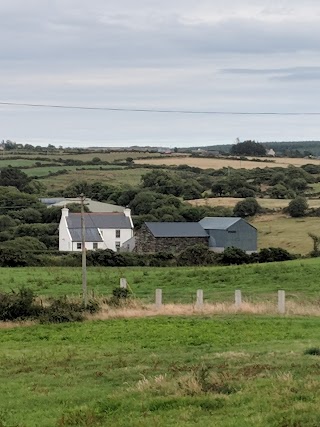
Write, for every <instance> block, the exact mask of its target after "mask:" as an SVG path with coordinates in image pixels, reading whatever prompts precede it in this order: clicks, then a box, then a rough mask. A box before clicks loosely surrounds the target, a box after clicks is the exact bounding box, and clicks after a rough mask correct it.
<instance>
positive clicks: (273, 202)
mask: <svg viewBox="0 0 320 427" xmlns="http://www.w3.org/2000/svg"><path fill="white" fill-rule="evenodd" d="M242 200H244V199H240V198H236V197H212V198H208V199H194V200H188V203H190V204H192V205H194V206H225V207H228V208H234V207H235V205H236V204H237V203H238V202H240V201H242ZM290 201H291V200H288V199H257V202H258V203H259V205H260V206H262V207H263V208H269V209H283V208H285V207H287V206H288V204H289V203H290ZM308 205H309V206H310V207H311V208H319V207H320V199H309V200H308Z"/></svg>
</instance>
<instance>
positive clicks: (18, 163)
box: [0, 154, 50, 168]
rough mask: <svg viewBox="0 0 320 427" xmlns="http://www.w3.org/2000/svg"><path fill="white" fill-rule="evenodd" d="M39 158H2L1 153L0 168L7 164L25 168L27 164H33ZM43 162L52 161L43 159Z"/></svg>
mask: <svg viewBox="0 0 320 427" xmlns="http://www.w3.org/2000/svg"><path fill="white" fill-rule="evenodd" d="M37 161H39V160H30V159H2V158H1V154H0V168H5V167H7V166H12V167H16V168H19V167H20V168H24V167H26V166H33V165H35V164H36V162H37ZM41 163H50V161H46V160H41Z"/></svg>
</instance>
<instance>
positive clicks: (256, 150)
mask: <svg viewBox="0 0 320 427" xmlns="http://www.w3.org/2000/svg"><path fill="white" fill-rule="evenodd" d="M230 154H232V155H236V156H265V155H266V149H265V148H264V146H263V145H262V144H259V143H258V142H255V141H244V142H238V143H237V144H235V145H233V146H232V147H231V149H230Z"/></svg>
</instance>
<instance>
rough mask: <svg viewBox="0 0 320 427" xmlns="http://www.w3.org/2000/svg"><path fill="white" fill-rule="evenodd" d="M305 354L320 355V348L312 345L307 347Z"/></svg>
mask: <svg viewBox="0 0 320 427" xmlns="http://www.w3.org/2000/svg"><path fill="white" fill-rule="evenodd" d="M303 354H308V355H310V356H320V348H319V347H311V348H307V350H305V351H304V353H303Z"/></svg>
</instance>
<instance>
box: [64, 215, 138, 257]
mask: <svg viewBox="0 0 320 427" xmlns="http://www.w3.org/2000/svg"><path fill="white" fill-rule="evenodd" d="M124 214H125V216H126V217H128V218H129V220H130V224H131V226H132V228H133V223H132V219H131V212H130V209H124ZM68 215H69V209H67V208H63V209H62V215H61V220H60V224H59V250H60V251H66V252H81V248H78V244H79V243H81V241H79V242H78V241H72V237H71V234H70V231H69V228H68V224H67V220H66V218H67V217H68ZM132 228H117V229H116V228H107V229H100V228H97V230H98V232H99V234H100V236H101V238H102V240H103V241H102V242H90V241H88V242H86V244H85V247H86V249H87V250H95V249H112V250H113V251H116V250H119V249H120V247H121V246H122V245H123V243H124V242H126V241H127V240H129V239H131V238H132V237H133V229H132ZM117 230H119V231H120V237H119V238H117V237H116V235H117V234H116V231H117ZM117 243H118V245H117ZM94 246H95V247H94ZM117 246H118V248H117Z"/></svg>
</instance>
